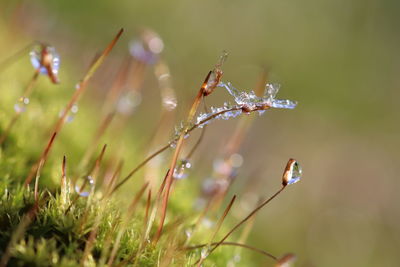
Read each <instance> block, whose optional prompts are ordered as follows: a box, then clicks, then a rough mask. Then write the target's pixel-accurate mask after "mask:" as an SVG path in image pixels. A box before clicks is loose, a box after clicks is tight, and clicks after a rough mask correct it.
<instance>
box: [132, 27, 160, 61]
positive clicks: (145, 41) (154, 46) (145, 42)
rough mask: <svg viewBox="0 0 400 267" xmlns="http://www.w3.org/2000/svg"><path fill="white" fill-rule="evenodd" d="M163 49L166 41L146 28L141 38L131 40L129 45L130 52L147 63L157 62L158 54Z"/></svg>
mask: <svg viewBox="0 0 400 267" xmlns="http://www.w3.org/2000/svg"><path fill="white" fill-rule="evenodd" d="M163 49H164V42H163V41H162V39H161V38H160V36H159V35H158V34H157V33H155V32H153V31H151V30H149V29H146V30H144V31H143V32H142V34H141V36H140V39H135V40H133V41H131V43H130V45H129V52H130V54H131V55H132V56H133V57H134V58H136V59H137V60H139V61H141V62H143V63H146V64H154V63H156V62H157V60H158V55H159V54H160V53H161V52H162V51H163Z"/></svg>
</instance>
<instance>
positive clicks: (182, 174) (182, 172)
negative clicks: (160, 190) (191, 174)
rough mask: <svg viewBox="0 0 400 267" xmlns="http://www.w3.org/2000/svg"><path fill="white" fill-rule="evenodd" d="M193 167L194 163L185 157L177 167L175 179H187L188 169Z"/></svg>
mask: <svg viewBox="0 0 400 267" xmlns="http://www.w3.org/2000/svg"><path fill="white" fill-rule="evenodd" d="M191 167H192V164H191V163H190V162H189V160H187V159H184V160H182V161H181V162H180V163H179V164H178V166H177V167H176V168H175V170H174V174H173V177H174V179H178V180H180V179H185V178H186V177H188V170H187V169H190V168H191Z"/></svg>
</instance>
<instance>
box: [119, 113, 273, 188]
mask: <svg viewBox="0 0 400 267" xmlns="http://www.w3.org/2000/svg"><path fill="white" fill-rule="evenodd" d="M268 108H270V107H268V106H264V107H257V108H256V109H254V110H251V111H250V112H254V111H258V110H266V109H268ZM235 110H242V108H241V107H233V108H230V109H227V110H223V111H221V112H217V113H214V114H213V115H210V116H209V117H207V118H205V119H204V120H202V121H200V122H198V123H196V124H194V125H193V126H192V127H190V128H188V129H187V130H186V131H185V133H186V134H188V133H190V132H192V131H193V130H195V129H196V128H198V127H199V126H200V125H204V124H205V123H206V122H208V121H210V120H212V119H214V118H216V117H218V116H220V115H222V114H224V113H227V112H232V111H235ZM178 138H179V137H178ZM178 138H175V139H173V140H172V141H171V142H170V143H168V144H166V145H165V146H163V147H162V148H160V149H159V150H157V151H156V152H154V153H153V154H151V155H150V156H148V157H147V158H146V159H145V160H144V161H142V162H141V163H140V164H139V165H138V166H136V167H135V168H134V169H133V170H132V171H131V172H130V173H129V174H128V175H127V176H126V177H125V178H124V179H123V180H122V181H121V182H119V183H118V184H117V186H116V187H115V189H114V190H113V192H115V191H116V190H117V189H118V188H120V187H121V186H122V185H123V184H124V183H126V182H127V181H128V180H129V179H130V178H131V177H132V176H133V175H134V174H135V173H136V172H137V171H139V170H140V169H141V168H142V167H143V166H144V165H146V164H147V163H148V162H149V161H150V160H152V159H153V158H155V157H156V156H157V155H159V154H161V153H162V152H164V151H165V150H167V149H168V148H169V147H170V144H171V143H172V142H176V141H177V140H178Z"/></svg>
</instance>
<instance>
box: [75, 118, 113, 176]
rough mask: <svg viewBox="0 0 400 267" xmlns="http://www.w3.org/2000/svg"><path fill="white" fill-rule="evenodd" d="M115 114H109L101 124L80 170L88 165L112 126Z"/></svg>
mask: <svg viewBox="0 0 400 267" xmlns="http://www.w3.org/2000/svg"><path fill="white" fill-rule="evenodd" d="M114 115H115V113H114V112H111V113H109V114H108V115H107V116H106V117H105V118H104V119H103V121H102V122H101V124H100V126H99V128H98V129H97V131H96V134H95V136H94V137H93V139H92V141H91V143H90V145H89V146H88V149H87V150H86V152H85V155H84V156H83V158H82V160H81V164H80V165H81V166H80V168H79V169H82V168H84V167H85V166H86V164H87V163H88V161H89V159H90V157H91V156H92V155H93V153H94V151H95V148H96V146H97V145H98V143H99V141H100V138H101V137H102V136H103V135H104V133H105V131H106V130H107V128H108V126H109V125H110V123H111V121H112V119H113V118H114Z"/></svg>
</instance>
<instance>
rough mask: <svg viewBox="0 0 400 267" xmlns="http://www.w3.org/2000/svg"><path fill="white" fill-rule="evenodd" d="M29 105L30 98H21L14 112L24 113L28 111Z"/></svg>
mask: <svg viewBox="0 0 400 267" xmlns="http://www.w3.org/2000/svg"><path fill="white" fill-rule="evenodd" d="M28 104H29V98H27V97H21V98H20V99H19V100H18V102H17V103H15V105H14V110H15V112H16V113H22V112H25V111H26V106H27V105H28Z"/></svg>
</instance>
